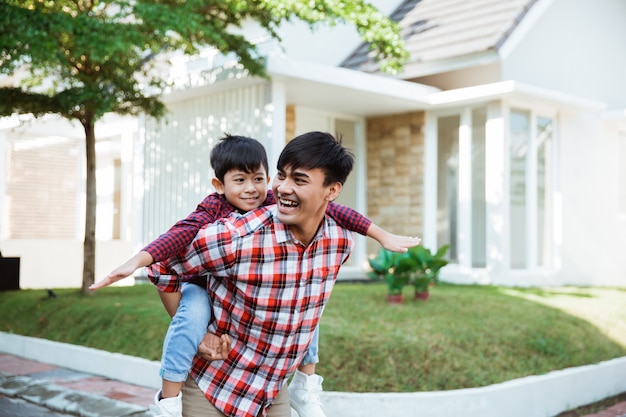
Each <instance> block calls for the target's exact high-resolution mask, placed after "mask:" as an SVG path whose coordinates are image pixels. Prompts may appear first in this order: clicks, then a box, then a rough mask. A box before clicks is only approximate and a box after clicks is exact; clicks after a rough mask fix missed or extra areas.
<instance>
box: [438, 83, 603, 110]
mask: <svg viewBox="0 0 626 417" xmlns="http://www.w3.org/2000/svg"><path fill="white" fill-rule="evenodd" d="M503 98H520V99H540V100H542V101H543V102H549V103H554V104H556V105H559V106H562V107H568V108H575V109H580V110H592V111H599V110H604V109H606V107H607V106H606V104H605V103H603V102H600V101H596V100H590V99H586V98H581V97H578V96H574V95H571V94H566V93H562V92H560V91H555V90H549V89H546V88H542V87H537V86H532V85H528V84H523V83H519V82H515V81H500V82H496V83H491V84H483V85H479V86H474V87H466V88H458V89H454V90H448V91H442V92H438V93H433V94H431V96H430V98H429V103H430V105H431V108H441V107H449V106H452V105H466V104H471V103H477V102H485V101H489V100H495V99H503Z"/></svg>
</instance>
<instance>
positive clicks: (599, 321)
mask: <svg viewBox="0 0 626 417" xmlns="http://www.w3.org/2000/svg"><path fill="white" fill-rule="evenodd" d="M383 286H384V284H382V283H371V282H368V283H364V284H345V283H337V284H336V285H335V287H334V290H333V294H332V296H331V297H330V300H329V302H328V304H327V306H326V308H325V309H324V316H323V317H322V320H321V326H320V359H321V361H320V363H319V364H318V365H317V368H316V369H317V370H316V372H317V373H318V374H320V375H322V376H323V377H324V389H325V390H327V391H348V392H349V391H354V392H370V391H371V392H413V391H435V390H451V389H462V388H474V387H479V386H484V385H489V384H495V383H500V382H504V381H508V380H511V379H514V378H521V377H524V376H529V375H541V374H545V373H546V372H550V371H554V370H558V369H565V368H568V367H573V366H582V365H588V364H593V363H598V362H600V361H605V360H609V359H613V358H616V357H623V356H626V309H624V307H623V306H624V305H626V291H624V290H623V289H622V290H620V289H610V288H575V287H565V288H543V289H542V291H541V292H540V293H537V291H536V290H533V289H526V288H519V289H513V288H501V287H492V286H476V285H469V286H460V285H449V284H446V283H442V284H441V285H440V286H439V287H438V288H437V291H436V292H433V293H432V294H431V297H430V300H429V301H428V302H427V303H405V304H404V305H402V307H398V308H389V307H387V305H386V301H385V300H384V299H382V298H381V297H380V292H381V290H383V288H384V287H383ZM54 291H55V293H56V294H57V298H48V297H47V295H46V291H45V290H20V291H7V292H0V331H4V332H12V333H16V334H21V335H27V336H33V337H40V338H45V339H49V340H55V341H59V342H65V343H71V344H77V345H83V346H90V347H94V348H97V349H103V350H107V351H109V352H120V353H123V354H127V355H134V356H139V357H142V358H146V359H150V360H159V358H160V356H161V348H162V342H163V338H164V336H165V332H166V330H167V326H168V324H169V322H170V320H169V317H168V315H167V314H166V313H165V310H164V309H163V307H162V306H161V303H160V300H159V297H158V295H157V293H156V290H155V289H154V287H153V286H152V285H136V286H133V287H110V288H105V289H103V290H99V291H97V292H96V293H94V295H93V296H92V297H81V296H80V295H79V294H78V293H77V292H76V290H74V289H64V290H56V289H55V290H54ZM581 294H584V296H583V297H581V296H580V295H581ZM399 309H401V310H399ZM399 313H401V314H399Z"/></svg>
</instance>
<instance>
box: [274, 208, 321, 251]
mask: <svg viewBox="0 0 626 417" xmlns="http://www.w3.org/2000/svg"><path fill="white" fill-rule="evenodd" d="M277 211H278V207H277V206H274V207H273V208H272V220H273V222H274V230H275V233H276V242H277V243H285V242H289V241H293V242H298V243H301V242H300V241H299V240H297V239H296V238H295V237H294V235H293V233H291V230H289V226H288V225H286V224H284V223H282V222H281V221H280V220H278V216H277ZM327 235H328V217H327V216H326V215H324V220H323V221H322V226H321V227H320V228H319V229H317V233H316V234H315V237H314V238H313V240H311V243H313V242H315V241H316V240H319V239H321V238H322V237H324V236H327Z"/></svg>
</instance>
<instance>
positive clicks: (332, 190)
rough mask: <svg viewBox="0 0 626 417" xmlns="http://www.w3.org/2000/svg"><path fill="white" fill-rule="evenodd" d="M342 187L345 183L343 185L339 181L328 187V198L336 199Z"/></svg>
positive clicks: (330, 199)
mask: <svg viewBox="0 0 626 417" xmlns="http://www.w3.org/2000/svg"><path fill="white" fill-rule="evenodd" d="M342 188H343V185H341V183H340V182H339V181H337V182H335V183H333V184H331V185H330V186H329V187H328V189H327V190H328V191H327V193H328V194H327V195H326V200H327V201H334V200H335V199H336V198H337V197H338V196H339V193H341V190H342Z"/></svg>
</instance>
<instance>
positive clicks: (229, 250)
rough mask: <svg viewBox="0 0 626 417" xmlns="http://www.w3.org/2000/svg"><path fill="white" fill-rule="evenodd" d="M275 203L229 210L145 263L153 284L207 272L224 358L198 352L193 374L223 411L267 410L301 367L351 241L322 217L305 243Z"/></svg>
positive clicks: (250, 414) (252, 415) (250, 415)
mask: <svg viewBox="0 0 626 417" xmlns="http://www.w3.org/2000/svg"><path fill="white" fill-rule="evenodd" d="M276 210H277V209H276V206H270V207H263V208H259V209H256V210H254V211H252V212H250V213H248V214H246V215H244V216H240V215H233V216H231V217H229V218H228V219H224V220H221V221H218V222H216V223H214V224H213V225H210V226H208V227H207V228H205V229H203V230H201V231H200V233H198V235H197V236H196V238H195V239H194V241H193V243H192V245H191V246H190V247H189V250H188V251H187V252H186V253H185V254H184V255H183V256H179V257H176V258H172V259H170V260H168V261H167V262H164V263H160V264H154V265H152V266H151V267H149V274H148V276H149V277H150V279H151V280H152V281H153V282H154V283H155V284H157V285H161V284H165V285H166V286H167V281H169V280H172V279H175V277H173V276H171V275H168V274H172V273H175V274H198V273H203V272H207V271H208V272H210V273H211V275H212V276H213V277H214V278H213V279H211V280H209V285H208V288H207V291H208V293H209V297H210V298H211V300H212V303H213V314H214V316H215V321H214V322H212V323H211V324H210V325H209V331H210V332H212V333H216V334H228V335H229V336H230V337H231V338H232V340H233V346H232V349H231V351H230V353H229V355H228V358H227V359H226V360H224V361H214V362H207V361H205V360H204V359H202V358H200V357H198V356H196V357H195V358H194V361H193V365H192V369H191V375H192V376H193V378H194V379H195V380H196V382H197V384H198V386H199V387H200V389H201V390H202V391H203V392H204V393H205V395H206V397H207V398H208V400H209V401H210V402H211V403H212V404H213V405H214V406H215V407H216V408H218V409H219V410H221V411H222V412H223V413H224V414H226V415H227V416H237V417H256V416H259V415H260V416H264V415H266V413H267V408H268V407H269V406H270V405H271V404H272V401H273V399H274V398H275V397H276V395H277V394H278V392H279V391H280V389H281V388H282V386H283V384H284V383H285V381H286V379H287V377H288V376H289V375H291V374H292V373H293V372H294V371H295V370H296V368H297V367H298V366H299V364H300V361H301V359H302V357H303V356H304V354H305V352H306V349H307V347H308V345H309V343H310V341H311V338H312V337H313V331H314V330H315V326H316V325H317V323H318V321H319V318H320V316H321V314H322V311H323V309H324V305H325V303H326V301H327V300H328V297H329V296H330V292H331V290H332V288H333V285H334V283H335V280H336V277H337V272H338V271H339V267H340V265H342V264H343V263H344V262H345V261H346V259H347V258H348V256H349V254H350V251H351V250H352V247H353V244H354V240H353V236H352V234H351V233H350V232H348V231H346V230H345V229H342V228H341V227H340V226H338V225H337V223H336V222H335V221H334V220H332V219H331V218H329V217H326V218H325V220H324V222H323V224H322V226H321V227H320V229H319V230H318V232H317V235H316V236H315V238H314V239H313V240H312V241H311V243H310V244H309V245H308V246H306V247H305V246H304V245H302V244H301V243H300V242H298V241H297V240H296V239H295V238H294V237H293V235H292V234H291V232H290V231H289V229H288V226H287V225H285V224H283V223H280V222H279V221H278V219H277V218H276Z"/></svg>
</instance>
